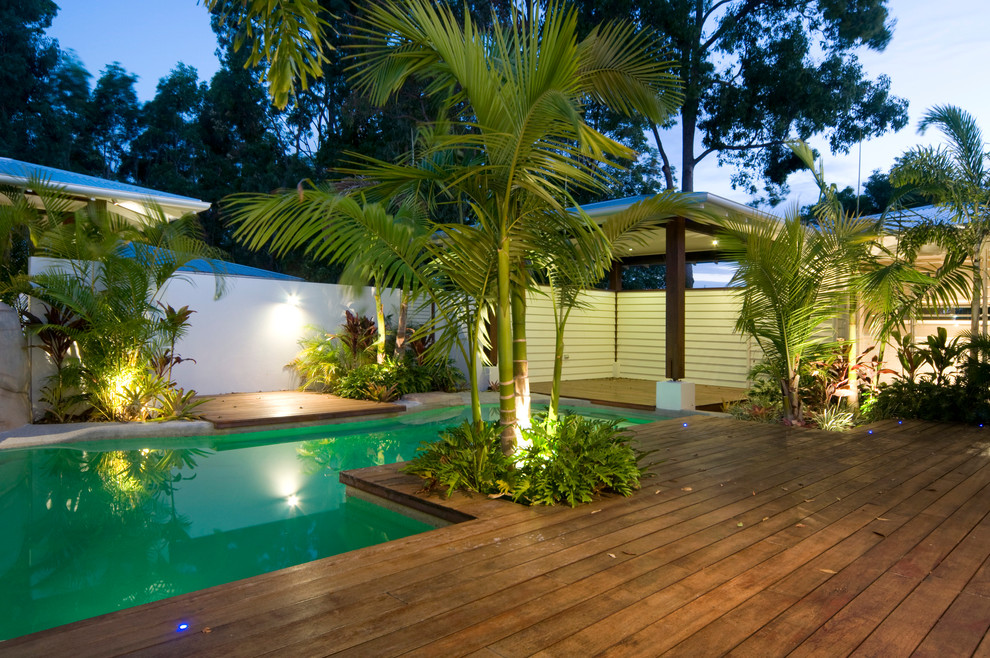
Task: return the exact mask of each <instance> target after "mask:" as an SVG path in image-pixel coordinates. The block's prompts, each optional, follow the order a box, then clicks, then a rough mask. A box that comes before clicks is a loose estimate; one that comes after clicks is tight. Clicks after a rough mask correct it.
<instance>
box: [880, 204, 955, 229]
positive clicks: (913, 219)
mask: <svg viewBox="0 0 990 658" xmlns="http://www.w3.org/2000/svg"><path fill="white" fill-rule="evenodd" d="M863 219H869V220H873V221H877V220H880V219H883V222H884V224H885V225H887V226H913V225H915V224H918V223H920V222H925V221H929V222H942V223H946V224H951V223H953V222H954V221H955V214H954V213H953V212H952V210H950V209H949V208H946V207H945V206H933V205H928V206H918V207H917V208H904V209H902V210H891V211H887V212H884V213H877V214H874V215H864V216H863Z"/></svg>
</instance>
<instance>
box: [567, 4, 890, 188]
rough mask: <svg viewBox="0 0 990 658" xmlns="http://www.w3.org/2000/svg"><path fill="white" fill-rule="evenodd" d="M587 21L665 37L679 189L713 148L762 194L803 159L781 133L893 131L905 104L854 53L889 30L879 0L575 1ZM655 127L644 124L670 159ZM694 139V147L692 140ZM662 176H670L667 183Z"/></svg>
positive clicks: (849, 138) (836, 146)
mask: <svg viewBox="0 0 990 658" xmlns="http://www.w3.org/2000/svg"><path fill="white" fill-rule="evenodd" d="M576 6H577V7H578V8H579V11H580V12H581V15H582V16H583V17H585V19H586V21H588V22H595V21H601V20H605V19H609V18H616V17H623V18H629V17H632V18H633V20H636V21H638V23H639V24H641V25H645V26H650V27H652V28H653V29H655V30H657V32H659V33H660V34H661V35H662V36H663V37H664V38H666V39H667V40H668V42H669V44H670V46H671V47H672V48H673V50H674V52H675V53H676V59H677V60H678V61H679V62H680V71H679V73H680V76H681V78H682V79H683V80H684V92H685V100H684V104H683V105H682V106H681V108H680V127H681V130H682V138H681V143H680V144H679V145H678V146H677V147H676V148H678V149H679V150H680V154H681V161H680V178H681V181H680V183H681V189H682V190H685V191H693V190H694V169H695V167H696V166H697V165H698V163H700V162H701V161H702V160H704V159H705V158H707V157H709V156H712V155H715V156H717V157H718V158H719V162H720V163H722V164H732V165H735V166H736V167H737V169H736V174H735V176H734V177H733V183H734V184H735V185H738V186H740V187H742V188H743V189H745V190H746V191H747V192H749V193H751V194H755V193H757V191H758V185H757V184H758V183H759V182H761V181H762V183H763V185H764V189H765V190H766V192H767V194H768V196H769V199H770V200H772V201H773V200H778V199H779V198H780V196H781V194H782V193H783V192H784V190H785V187H784V184H785V182H786V179H787V175H788V174H790V173H791V172H793V171H795V170H797V169H799V168H800V167H801V164H800V163H799V162H798V161H797V160H796V159H795V158H793V157H792V154H791V152H790V150H789V149H788V148H787V146H786V142H787V141H788V140H790V139H794V138H800V139H805V140H806V139H808V138H810V137H812V136H814V135H819V134H824V135H825V136H826V137H827V139H828V142H829V146H830V147H831V149H832V151H833V152H846V151H847V150H848V149H849V147H850V146H851V145H852V144H855V143H856V142H857V141H859V140H861V139H864V138H869V137H870V136H874V135H880V134H883V133H884V132H886V131H887V130H891V129H893V130H898V129H900V128H902V127H903V126H904V125H905V124H906V122H907V112H906V110H907V102H906V101H904V100H903V99H899V98H896V97H894V96H891V95H890V81H889V80H888V79H887V78H886V77H885V76H880V77H878V78H877V79H876V80H870V79H868V78H867V77H866V76H865V75H864V73H863V70H862V67H861V66H860V64H859V62H858V59H857V57H856V50H857V49H858V48H860V47H867V48H870V49H873V50H883V48H884V47H885V46H886V45H887V43H888V41H889V40H890V38H891V24H890V22H889V20H888V14H887V2H886V0H861V1H859V2H855V3H850V2H844V1H839V0H647V1H645V2H636V3H633V2H628V1H624V2H611V1H609V2H604V1H603V0H577V2H576ZM660 127H661V126H660V125H659V124H653V125H650V126H649V128H651V130H652V132H653V134H654V136H655V138H656V139H657V140H658V144H657V145H658V147H659V154H660V156H661V159H662V160H663V163H664V166H665V167H667V168H671V167H672V162H671V157H670V153H669V152H668V148H667V146H665V145H664V144H663V143H662V142H661V141H659V140H660V139H661V135H660V133H659V130H657V129H658V128H660ZM699 135H700V138H701V150H700V152H699V151H698V149H697V147H696V143H697V141H698V138H699ZM671 182H672V180H671Z"/></svg>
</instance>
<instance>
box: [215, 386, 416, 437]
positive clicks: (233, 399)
mask: <svg viewBox="0 0 990 658" xmlns="http://www.w3.org/2000/svg"><path fill="white" fill-rule="evenodd" d="M402 411H405V407H403V406H402V405H399V404H386V403H382V402H368V401H367V400H348V399H346V398H341V397H337V396H336V395H329V394H325V393H313V392H310V391H269V392H264V393H227V394H225V395H217V396H214V397H211V398H210V399H209V400H207V402H206V403H204V404H203V405H201V406H199V407H196V413H197V414H198V415H199V416H201V417H202V418H203V420H208V421H210V422H211V423H213V426H214V427H216V428H217V429H228V428H232V427H253V426H258V425H273V424H277V423H299V422H310V421H319V420H332V419H334V418H348V417H351V416H371V415H376V414H387V413H398V412H402Z"/></svg>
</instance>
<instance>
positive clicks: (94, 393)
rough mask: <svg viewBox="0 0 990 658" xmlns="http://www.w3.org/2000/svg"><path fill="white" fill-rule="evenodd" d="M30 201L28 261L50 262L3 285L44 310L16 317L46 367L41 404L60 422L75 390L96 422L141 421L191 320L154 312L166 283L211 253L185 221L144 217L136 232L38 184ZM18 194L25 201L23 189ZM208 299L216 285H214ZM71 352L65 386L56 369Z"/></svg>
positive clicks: (160, 309) (183, 312) (167, 380)
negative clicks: (33, 257)
mask: <svg viewBox="0 0 990 658" xmlns="http://www.w3.org/2000/svg"><path fill="white" fill-rule="evenodd" d="M32 184H36V185H37V189H35V190H34V192H36V193H37V195H38V198H39V199H40V201H41V204H40V206H41V207H40V208H35V207H34V205H33V204H26V205H25V204H23V203H20V202H19V201H18V199H19V197H17V196H16V195H15V196H14V199H15V203H14V206H15V207H19V208H23V209H24V212H25V213H26V215H25V217H26V219H25V220H24V221H23V222H22V223H24V224H25V225H29V226H30V227H31V236H32V238H31V239H32V243H33V245H34V250H35V253H36V254H37V255H39V256H44V257H47V258H50V259H53V260H52V261H51V262H50V264H49V266H48V267H47V269H45V270H44V271H42V272H40V273H39V274H36V275H34V276H32V277H31V278H30V279H29V280H28V279H24V280H19V281H16V282H14V283H13V284H10V288H8V289H11V288H15V289H16V291H17V292H19V293H21V294H27V295H30V296H31V297H32V298H34V299H35V300H36V301H37V302H40V303H41V304H43V305H44V307H45V308H46V310H45V311H44V312H43V314H42V315H37V314H34V313H30V312H28V313H25V314H23V315H22V317H23V318H24V322H25V328H26V329H27V330H28V331H29V332H31V333H33V334H36V335H37V336H38V337H39V339H40V340H41V343H42V349H44V350H45V351H46V353H47V354H48V356H49V359H50V361H51V362H52V364H53V366H54V367H55V370H56V372H55V375H54V376H53V377H54V379H53V380H52V385H51V386H50V387H49V395H47V396H46V399H47V400H48V402H49V403H51V404H54V405H55V406H57V407H58V410H56V411H55V412H54V413H55V415H56V416H60V417H65V415H66V413H68V409H71V408H72V405H68V406H67V405H66V404H65V403H64V400H65V395H66V394H69V395H74V392H75V391H78V393H79V394H80V395H83V396H85V398H86V401H87V402H88V403H89V404H90V405H91V406H92V407H93V413H94V414H95V415H96V416H97V417H100V418H105V419H114V420H126V419H131V418H139V419H146V418H147V417H149V414H153V413H156V412H154V404H153V403H154V400H155V399H156V397H157V396H158V395H159V394H160V393H161V392H162V391H163V390H164V389H166V388H169V387H171V386H172V385H173V384H172V381H171V374H172V367H173V366H175V365H176V364H177V363H180V362H182V361H185V360H188V359H182V358H181V357H179V356H177V355H176V354H175V344H176V341H177V340H178V339H179V338H180V337H181V336H182V334H183V332H184V331H185V329H186V326H187V325H188V321H189V316H190V314H191V313H192V311H190V310H189V309H188V308H183V309H179V310H175V309H173V308H171V307H170V306H168V305H165V304H162V303H161V298H162V294H163V292H164V290H165V288H166V286H167V285H168V282H169V281H170V280H173V279H174V278H177V277H179V276H181V275H180V274H179V269H180V268H181V267H182V266H184V265H185V264H186V263H188V262H189V261H191V260H195V259H203V258H213V257H217V256H219V255H220V253H219V252H218V251H217V250H215V249H212V248H210V247H207V246H206V245H205V243H203V242H202V240H201V239H200V238H201V229H200V228H199V225H198V223H197V222H196V219H195V217H193V216H191V215H190V216H186V217H184V218H181V219H178V220H174V221H170V220H169V219H168V218H166V217H165V215H164V214H163V213H162V212H161V211H160V209H157V208H153V209H152V210H151V213H150V214H149V215H148V216H146V217H145V218H144V221H143V222H142V223H139V224H134V223H131V222H129V221H127V220H126V219H124V218H122V217H120V216H118V215H114V214H112V213H110V212H107V211H105V210H102V209H99V208H96V207H95V206H92V205H91V206H87V207H86V208H84V209H81V210H78V211H75V212H71V213H70V212H69V211H68V208H69V204H70V200H69V199H68V197H66V196H65V195H64V194H63V193H62V191H61V190H59V189H58V188H55V187H52V186H48V185H46V184H45V183H44V182H43V181H38V182H36V183H32ZM20 194H21V195H22V196H24V195H25V192H24V190H21V192H20ZM216 284H217V289H216V291H217V295H219V294H221V293H222V291H223V280H222V278H221V277H219V276H218V277H217V279H216ZM70 347H72V349H74V350H76V358H77V360H78V367H73V368H71V369H70V370H69V371H68V373H74V374H75V375H76V376H77V377H78V378H77V379H76V380H75V381H68V380H67V372H66V369H65V367H64V364H63V361H64V359H65V357H66V355H67V354H68V351H69V348H70Z"/></svg>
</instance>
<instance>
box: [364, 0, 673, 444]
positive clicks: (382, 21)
mask: <svg viewBox="0 0 990 658" xmlns="http://www.w3.org/2000/svg"><path fill="white" fill-rule="evenodd" d="M525 16H531V17H532V16H540V17H541V18H542V20H541V21H529V20H526V18H525ZM491 23H492V28H491V29H490V30H488V31H485V30H483V29H481V28H480V27H479V26H478V25H477V24H476V23H475V21H474V20H473V19H472V18H471V17H470V16H469V15H465V16H464V17H463V18H462V19H460V20H459V19H458V18H457V17H456V16H455V15H454V13H453V11H452V10H451V9H450V8H449V7H447V6H446V5H436V4H433V3H430V2H427V1H426V0H413V1H412V2H408V3H404V4H399V3H396V2H392V1H387V2H384V3H381V4H376V5H373V6H371V7H370V8H369V11H368V12H367V14H366V17H365V20H364V22H363V23H362V24H361V25H360V26H358V27H357V28H356V34H357V35H358V44H357V46H356V51H355V65H354V68H353V71H354V81H355V84H356V87H357V88H358V89H359V90H362V91H366V92H367V93H368V94H369V95H370V96H371V98H372V100H373V101H374V102H376V103H379V104H380V103H384V102H385V101H386V100H387V99H388V98H389V97H390V96H391V95H392V94H394V93H395V92H396V91H398V89H399V88H400V87H402V85H403V84H404V83H405V82H406V81H407V80H408V79H411V78H418V79H422V80H425V81H426V82H427V84H428V85H429V86H428V90H429V91H431V92H433V93H439V94H444V95H446V96H447V97H448V99H449V104H450V107H451V109H454V108H455V107H456V108H457V111H458V112H459V113H460V115H461V116H464V115H467V116H468V117H470V118H469V119H468V121H465V122H462V123H456V122H451V124H450V126H451V128H452V130H451V131H450V134H448V135H446V136H439V138H438V139H436V140H435V141H434V143H433V144H432V150H431V151H429V152H428V153H426V154H425V157H423V158H422V159H420V160H418V161H416V162H411V163H409V164H408V165H404V166H396V165H392V164H390V163H385V162H379V161H375V160H373V159H371V158H357V159H356V165H357V166H356V167H355V168H353V169H351V170H350V171H352V172H360V173H362V174H364V175H366V176H368V177H369V178H371V179H373V180H376V181H378V185H377V187H378V189H380V190H382V191H383V193H389V192H398V191H403V190H409V189H415V188H418V187H421V186H423V185H424V184H426V183H432V184H434V185H436V186H438V187H440V188H441V189H443V190H444V193H445V195H446V196H447V198H448V199H449V200H450V201H453V202H461V201H463V202H466V203H467V204H468V207H469V208H470V212H471V215H472V218H473V220H474V221H475V222H476V226H477V227H478V229H479V230H480V231H481V232H482V233H483V234H484V235H485V238H486V239H485V240H484V241H483V243H481V245H483V246H485V247H486V248H487V247H490V248H491V249H492V250H493V251H494V253H493V255H494V258H493V259H491V258H489V259H486V260H483V261H481V262H487V263H492V264H494V265H495V268H494V272H491V271H490V270H489V271H486V272H485V273H484V276H483V279H484V280H485V281H491V280H492V279H493V278H494V289H495V295H494V299H493V305H494V308H495V315H496V331H497V334H498V339H497V349H498V368H499V380H500V388H501V395H500V401H501V402H500V404H501V423H502V426H503V449H504V450H506V452H511V451H512V448H513V445H514V443H515V439H516V429H515V427H516V423H517V417H516V393H517V389H518V388H523V389H525V386H526V382H527V381H528V380H527V379H526V375H525V371H524V370H525V363H526V358H525V342H524V336H522V335H519V334H520V332H521V331H523V330H524V329H523V327H524V324H523V323H524V317H523V316H522V315H521V314H522V313H524V310H525V309H524V300H525V293H524V292H522V288H524V287H525V286H527V284H528V277H527V276H526V275H525V272H524V271H522V270H520V267H521V266H523V265H524V263H525V259H526V257H527V255H528V254H529V253H530V249H529V244H528V243H529V242H530V240H531V239H532V236H533V234H534V232H536V231H539V230H543V231H545V232H547V233H552V232H555V231H558V232H564V233H567V232H569V228H570V227H577V228H578V229H580V228H581V227H586V226H587V222H586V221H585V220H584V218H582V217H580V216H576V215H574V214H572V213H569V212H568V210H567V209H568V207H569V206H573V205H574V203H573V199H572V197H571V195H570V193H569V191H568V188H575V189H582V188H583V189H605V186H606V185H607V179H606V178H604V177H603V173H602V171H601V169H600V168H598V167H596V166H595V165H596V164H597V163H609V164H611V163H612V162H613V160H612V159H613V158H631V157H632V156H633V154H632V153H630V152H629V151H628V149H626V148H625V147H623V146H622V145H620V144H618V143H616V142H614V141H613V140H610V139H608V138H606V137H605V136H604V135H602V134H601V133H598V132H597V131H595V130H593V129H592V128H591V127H590V126H589V125H588V124H586V123H585V122H584V121H583V120H582V118H581V112H580V110H581V108H582V107H583V105H584V103H585V102H587V101H588V100H593V101H595V102H597V103H601V104H603V105H607V106H611V107H613V108H615V109H618V110H620V111H623V112H627V113H628V112H632V111H634V110H637V111H640V112H643V113H645V114H647V115H649V116H651V117H653V118H654V119H656V120H660V121H662V120H663V119H665V118H666V116H668V115H669V114H670V112H671V111H672V110H673V109H674V108H675V107H676V106H677V104H678V103H679V102H680V95H679V93H678V85H677V80H676V77H675V76H674V75H673V74H672V73H671V67H670V64H669V63H668V62H664V61H663V60H662V58H661V57H659V51H658V49H657V43H656V42H655V41H653V40H652V36H651V35H649V34H648V33H646V32H640V31H637V30H635V29H634V28H633V27H632V26H630V25H628V24H622V23H613V24H610V25H606V26H602V27H600V28H598V29H594V30H592V31H591V32H590V33H589V35H588V36H587V37H586V38H585V39H584V40H582V41H579V40H578V38H577V21H576V15H575V13H574V12H573V10H568V9H565V8H564V7H563V6H562V5H559V4H557V3H553V2H551V3H549V4H547V5H545V6H537V5H535V4H534V5H532V6H530V7H528V8H527V10H526V11H525V12H524V11H520V10H517V9H515V8H513V10H512V11H511V15H510V21H509V22H508V23H507V24H506V23H503V22H502V21H501V20H500V19H499V18H498V17H497V16H494V15H493V16H492V19H491ZM451 152H467V153H471V154H474V156H475V157H469V158H467V159H466V160H464V161H463V162H462V164H460V165H458V164H456V162H457V159H456V158H450V157H444V154H447V153H451ZM437 162H443V163H448V164H447V166H446V167H442V168H441V167H437V166H436V163H437ZM450 163H454V164H450ZM486 255H487V254H486ZM493 275H494V276H493ZM469 292H471V293H473V292H475V291H473V290H472V291H469ZM513 304H515V310H516V312H515V313H513ZM514 332H515V335H514ZM513 364H516V366H515V370H514V366H513ZM521 393H523V395H524V390H523V391H521ZM523 404H524V405H525V404H526V401H525V400H524V401H523ZM523 420H524V421H525V420H526V419H523Z"/></svg>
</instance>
